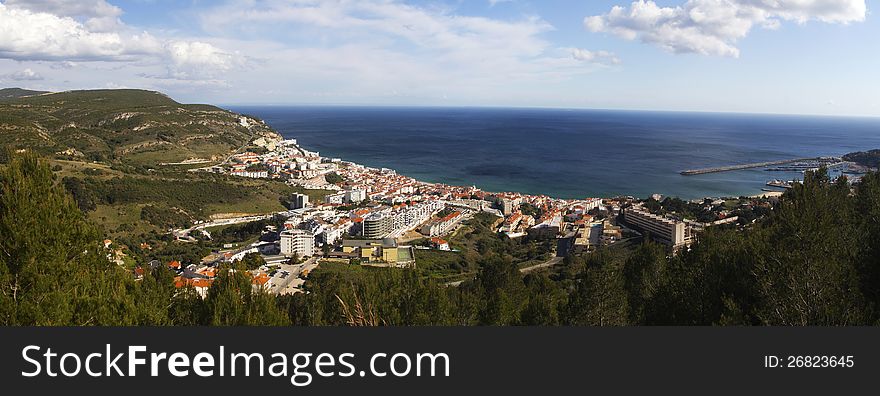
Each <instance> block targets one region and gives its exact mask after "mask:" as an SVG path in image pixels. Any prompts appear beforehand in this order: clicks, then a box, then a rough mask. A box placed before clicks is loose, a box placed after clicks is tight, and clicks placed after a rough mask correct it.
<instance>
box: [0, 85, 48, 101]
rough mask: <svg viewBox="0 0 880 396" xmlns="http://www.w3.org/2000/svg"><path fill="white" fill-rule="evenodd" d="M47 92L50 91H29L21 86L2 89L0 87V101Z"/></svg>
mask: <svg viewBox="0 0 880 396" xmlns="http://www.w3.org/2000/svg"><path fill="white" fill-rule="evenodd" d="M47 93H50V92H45V91H31V90H29V89H21V88H3V89H0V101H3V100H9V99H17V98H23V97H27V96H36V95H43V94H47Z"/></svg>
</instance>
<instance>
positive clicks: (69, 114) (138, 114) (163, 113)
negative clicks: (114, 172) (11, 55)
mask: <svg viewBox="0 0 880 396" xmlns="http://www.w3.org/2000/svg"><path fill="white" fill-rule="evenodd" d="M3 92H8V95H10V96H12V95H18V96H19V97H14V98H10V99H5V100H0V144H2V145H3V146H4V147H11V148H16V149H17V148H29V149H32V150H35V151H37V152H40V153H42V154H55V155H61V156H65V157H69V158H71V159H86V160H97V161H107V162H124V163H128V164H132V165H148V166H153V165H156V164H158V163H163V162H177V161H183V160H187V159H192V158H201V159H205V160H212V159H213V160H217V159H221V158H224V157H225V156H226V155H227V154H229V153H230V152H232V151H234V150H236V149H237V148H239V147H241V146H243V145H246V144H248V143H250V142H251V141H253V140H255V139H257V138H259V137H263V136H266V137H270V138H273V139H278V138H280V136H279V135H278V134H277V133H276V132H274V131H273V130H272V129H271V128H269V127H267V126H265V124H263V123H262V122H261V121H259V120H254V119H251V118H247V117H244V116H241V115H239V114H235V113H232V112H229V111H226V110H223V109H220V108H218V107H214V106H209V105H186V104H180V103H178V102H176V101H174V100H172V99H171V98H169V97H168V96H165V95H163V94H161V93H158V92H152V91H142V90H91V91H70V92H60V93H53V94H45V95H39V96H21V94H22V92H24V91H23V90H9V89H7V90H4V91H3ZM31 92H32V91H31Z"/></svg>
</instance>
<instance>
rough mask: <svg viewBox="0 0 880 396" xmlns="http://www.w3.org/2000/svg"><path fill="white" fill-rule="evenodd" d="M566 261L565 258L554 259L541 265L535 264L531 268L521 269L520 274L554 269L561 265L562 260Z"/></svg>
mask: <svg viewBox="0 0 880 396" xmlns="http://www.w3.org/2000/svg"><path fill="white" fill-rule="evenodd" d="M564 259H565V258H564V257H553V258H552V259H550V260H547V261H546V262H543V263H541V264H535V265H533V266H531V267H525V268H520V269H519V272H522V273H524V274H526V273H529V272H532V271H534V270H536V269H541V268H549V267H552V266H554V265H557V264H559V263H561V262H562V260H564Z"/></svg>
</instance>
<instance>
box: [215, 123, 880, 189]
mask: <svg viewBox="0 0 880 396" xmlns="http://www.w3.org/2000/svg"><path fill="white" fill-rule="evenodd" d="M232 110H234V111H237V112H241V113H246V114H250V115H253V116H257V117H260V118H262V119H264V120H266V122H267V123H269V125H271V126H272V127H274V128H275V129H276V130H278V131H279V132H281V133H282V134H283V135H284V136H285V137H286V138H293V139H297V140H298V141H299V143H300V144H301V145H302V146H304V147H305V148H307V149H310V150H314V151H320V153H321V155H322V156H325V157H334V158H342V159H344V160H349V161H354V162H357V163H360V164H364V165H367V166H372V167H386V168H392V169H395V170H397V171H398V172H399V173H401V174H404V175H407V176H411V177H414V178H416V179H419V180H424V181H429V182H442V183H447V184H453V185H476V186H477V187H479V188H481V189H483V190H486V191H519V192H524V193H529V194H547V195H550V196H554V197H559V198H585V197H609V196H616V195H633V196H637V197H647V196H649V195H651V194H655V193H657V194H663V195H667V196H678V197H681V198H685V199H693V198H701V197H720V196H740V195H752V194H757V193H760V192H761V189H762V188H764V187H765V183H766V182H767V181H768V180H772V179H776V178H779V179H785V180H791V179H793V178H801V177H802V175H801V174H799V173H789V172H769V171H765V170H763V169H752V170H742V171H734V172H724V173H714V174H705V175H699V176H682V175H680V174H679V172H680V171H682V170H686V169H694V168H704V167H713V166H724V165H734V164H741V163H752V162H762V161H772V160H781V159H790V158H799V157H814V156H831V155H834V156H838V155H843V154H845V153H848V152H853V151H862V150H868V149H874V148H880V118H843V117H808V116H781V115H752V114H717V113H675V112H636V111H607V110H563V109H492V108H406V107H404V108H400V107H313V106H302V107H233V108H232Z"/></svg>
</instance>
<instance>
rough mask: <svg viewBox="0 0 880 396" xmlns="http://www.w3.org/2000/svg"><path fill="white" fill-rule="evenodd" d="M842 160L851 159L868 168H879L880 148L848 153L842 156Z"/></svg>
mask: <svg viewBox="0 0 880 396" xmlns="http://www.w3.org/2000/svg"><path fill="white" fill-rule="evenodd" d="M843 160H844V161H852V162H855V163H857V164H859V165H862V166H867V167H869V168H875V169H877V168H880V149H877V150H870V151H859V152H856V153H849V154H847V155H844V156H843Z"/></svg>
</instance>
